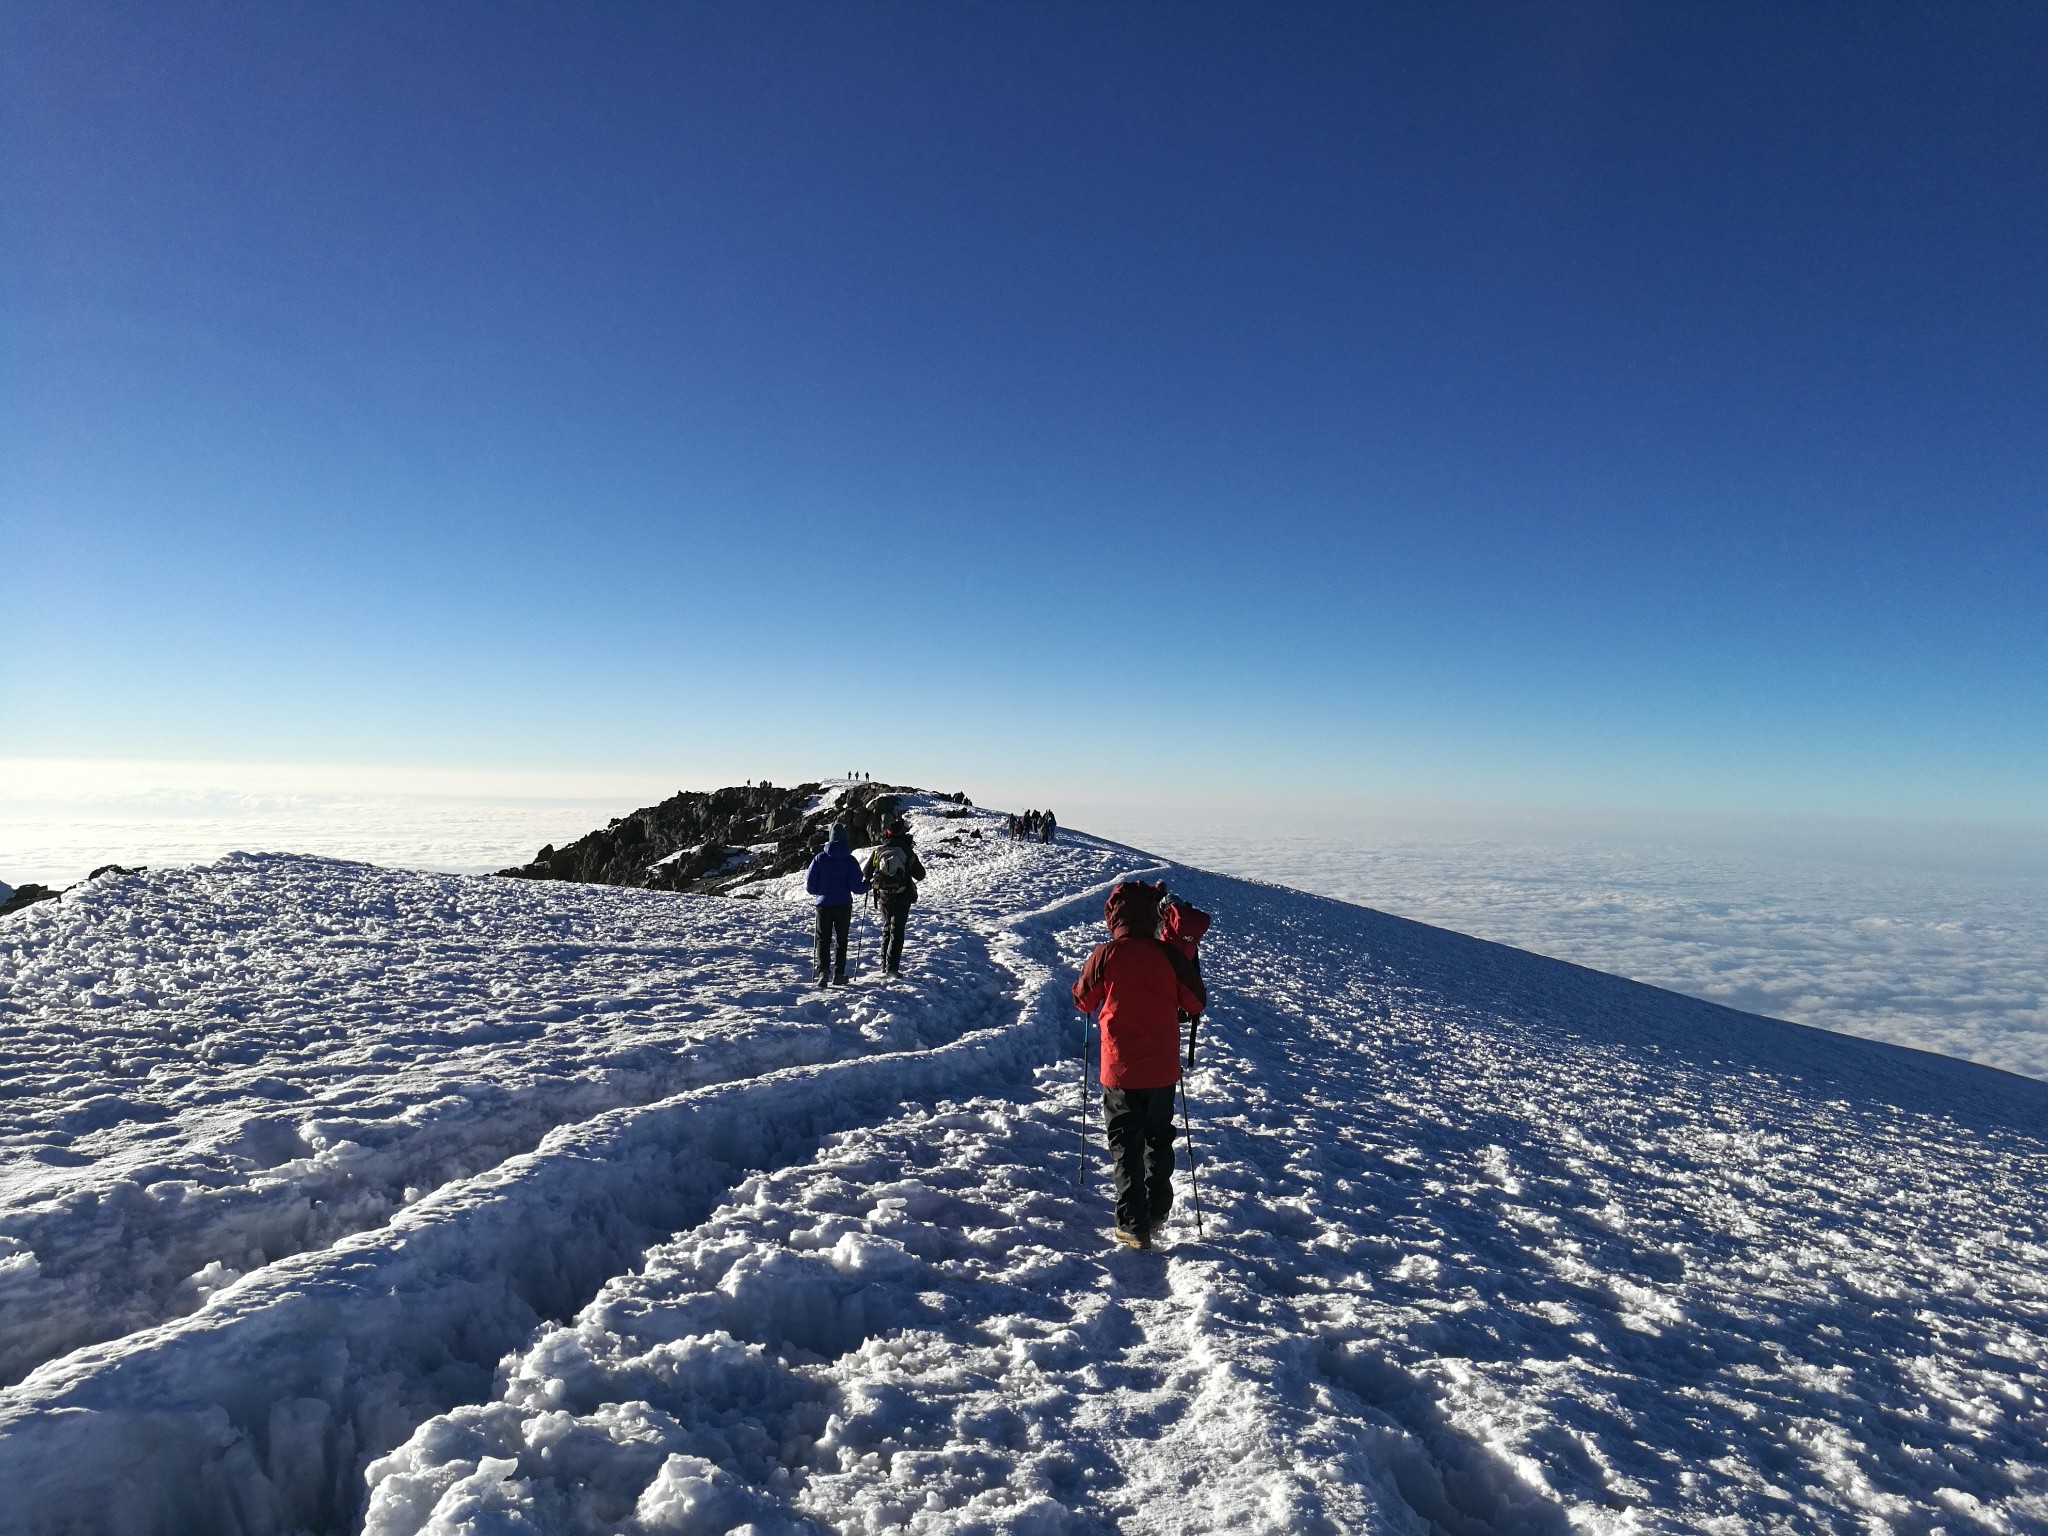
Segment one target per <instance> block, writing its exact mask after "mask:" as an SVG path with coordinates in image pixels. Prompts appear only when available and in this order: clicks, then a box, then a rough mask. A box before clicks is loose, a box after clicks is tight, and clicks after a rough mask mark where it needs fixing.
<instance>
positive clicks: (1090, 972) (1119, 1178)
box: [1074, 880, 1209, 1248]
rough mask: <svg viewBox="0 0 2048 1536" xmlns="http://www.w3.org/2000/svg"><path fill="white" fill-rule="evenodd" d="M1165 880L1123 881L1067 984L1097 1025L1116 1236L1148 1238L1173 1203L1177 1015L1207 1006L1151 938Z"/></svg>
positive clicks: (1176, 961) (1173, 958)
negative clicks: (1104, 939) (1101, 930)
mask: <svg viewBox="0 0 2048 1536" xmlns="http://www.w3.org/2000/svg"><path fill="white" fill-rule="evenodd" d="M1165 895H1166V887H1165V886H1164V885H1163V884H1160V885H1147V884H1145V883H1144V882H1143V881H1138V880H1126V881H1123V882H1122V883H1121V884H1119V885H1118V886H1117V887H1116V889H1115V890H1113V891H1111V892H1110V893H1109V900H1108V902H1107V903H1105V904H1104V906H1103V909H1102V915H1103V918H1104V920H1105V921H1106V922H1107V923H1108V924H1109V933H1110V939H1109V942H1108V943H1107V944H1098V945H1096V946H1095V951H1094V953H1093V954H1091V955H1089V957H1088V961H1087V963H1086V964H1085V965H1083V966H1082V967H1081V975H1080V979H1079V980H1077V981H1076V982H1075V983H1074V1006H1075V1007H1076V1008H1079V1009H1080V1010H1081V1011H1082V1012H1083V1013H1093V1014H1095V1015H1096V1016H1097V1022H1098V1023H1099V1024H1100V1025H1101V1029H1102V1069H1101V1083H1102V1113H1103V1118H1104V1119H1105V1120H1107V1121H1108V1123H1109V1144H1110V1152H1111V1155H1112V1157H1114V1159H1115V1165H1116V1237H1117V1241H1118V1242H1120V1243H1123V1244H1126V1245H1127V1246H1129V1247H1132V1248H1149V1247H1151V1246H1152V1230H1153V1228H1155V1227H1157V1226H1159V1225H1160V1224H1161V1223H1162V1222H1164V1221H1165V1220H1166V1213H1167V1212H1168V1211H1170V1210H1172V1209H1173V1088H1174V1084H1176V1083H1178V1082H1179V1081H1180V1020H1181V1017H1182V1016H1183V1015H1184V1014H1185V1015H1186V1016H1188V1017H1193V1016H1194V1015H1196V1014H1198V1013H1200V1012H1201V1011H1202V1010H1203V1009H1204V1008H1206V1007H1208V1005H1209V996H1208V993H1207V992H1205V991H1204V990H1203V988H1202V980H1201V978H1200V977H1199V976H1197V975H1196V974H1195V970H1194V967H1193V966H1192V965H1191V964H1189V963H1188V959H1187V957H1186V956H1185V955H1183V954H1182V953H1181V952H1180V950H1179V949H1177V948H1175V947H1174V946H1173V945H1171V944H1168V943H1167V942H1165V941H1164V940H1162V939H1160V938H1159V937H1158V932H1159V903H1160V900H1161V899H1162V898H1163V897H1164V896H1165Z"/></svg>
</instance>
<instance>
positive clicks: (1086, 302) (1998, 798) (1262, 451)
mask: <svg viewBox="0 0 2048 1536" xmlns="http://www.w3.org/2000/svg"><path fill="white" fill-rule="evenodd" d="M2044 78H2048V12H2044V11H2043V10H2042V9H2041V8H2039V7H2038V6H2031V5H2028V6H2000V5H1996V4H1985V5H1971V6H1968V7H1956V6H1940V5H1916V6H1904V7H1895V6H1885V5H1863V4H1858V5H1853V6H1851V5H1841V6H1834V5H1818V6H1786V5H1781V4H1771V5H1757V6H1742V5H1703V6H1678V5H1669V6H1666V5H1628V6H1623V5H1592V4H1588V5H1527V6H1507V5H1499V6H1496V5H1487V4H1476V5H1470V6H1435V5H1420V4H1417V5H1408V6H1387V7H1350V6H1293V5H1274V6H1268V5H1259V6H1253V5H1241V6H1217V5H1192V6H1184V5H1174V6H1144V5H1119V6H1113V7H1100V6H1083V5H1079V4H1072V5H1067V4H1061V5H1014V6H978V5H977V6H962V5H941V4H930V5H908V6H906V5H860V6H852V5H846V6H826V5H816V6H809V5H805V6H796V5H782V4H773V3H768V4H745V5H741V4H726V5H706V6H687V5H666V4H664V5H646V6H634V5H625V4H621V5H604V6H585V5H568V4H559V5H539V4H525V5H519V4H514V5H500V4H490V5H483V4H477V5H461V4H437V5H434V6H416V5H409V4H408V5H374V4H356V5H349V6H323V5H311V4H267V3H266V4H217V5H206V4H195V5H189V6H183V5H181V6H177V7H163V6H156V5H134V6H119V5H109V4H91V3H85V4H80V3H63V4H44V3H35V0H22V3H18V4H14V5H11V6H9V7H8V8H7V9H6V11H5V13H4V15H0V198H4V203H5V206H6V207H7V208H8V209H9V210H10V213H9V216H8V217H7V218H6V219H5V221H4V223H0V321H4V328H0V538H4V546H5V548H6V550H7V557H6V559H5V562H4V565H0V599H4V601H5V603H6V607H7V613H8V620H9V622H8V636H7V639H6V642H5V645H4V647H0V756H16V757H22V756H58V757H111V758H122V757H130V758H153V759H187V758H189V759H201V760H210V761H226V760H261V761H285V762H291V761H304V762H317V763H327V764H332V763H365V764H397V765H418V766H422V767H437V768H438V767H458V768H460V767H465V766H473V767H477V768H485V767H489V768H505V767H510V768H519V769H533V770H555V769H588V770H592V771H598V770H604V771H614V770H630V771H643V770H644V771H650V772H655V773H659V774H673V776H674V777H675V779H676V780H677V781H678V782H689V781H692V780H696V779H702V778H707V777H708V778H720V777H722V776H726V775H731V776H735V777H737V776H751V775H757V774H761V773H766V774H769V775H770V776H772V777H776V778H788V777H793V776H797V775H801V774H806V773H817V772H825V771H833V770H837V769H839V768H842V767H846V766H851V765H854V764H863V765H865V766H868V767H870V768H873V769H874V770H876V771H877V772H878V773H883V774H900V775H902V776H907V777H913V778H919V779H923V780H928V781H935V782H942V783H949V784H950V783H959V784H964V785H986V784H994V785H1000V786H1011V785H1015V786H1019V787H1022V786H1026V785H1031V784H1044V785H1047V786H1048V787H1049V789H1050V788H1057V789H1059V790H1060V791H1061V792H1064V793H1070V794H1079V793H1081V792H1082V791H1084V790H1087V791H1090V792H1092V793H1093V794H1094V796H1095V798H1098V799H1100V798H1111V797H1113V796H1114V795H1115V794H1117V793H1120V792H1123V790H1124V789H1126V788H1128V789H1129V790H1130V791H1131V792H1132V793H1134V794H1145V793H1150V792H1152V788H1153V787H1158V788H1160V789H1161V790H1162V792H1166V791H1170V792H1172V793H1175V794H1181V795H1186V796H1193V797H1199V796H1202V795H1213V796H1216V797H1221V798H1231V797H1240V798H1241V797H1243V796H1244V795H1246V794H1248V793H1257V794H1274V795H1287V796H1296V797H1303V798H1305V799H1309V800H1313V799H1315V798H1316V797H1331V798H1360V797H1363V798H1375V797H1377V798H1384V799H1389V800H1431V801H1436V802H1454V803H1466V802H1469V803H1474V804H1477V803H1488V804H1499V803H1509V802H1517V803H1519V802H1528V803H1536V804H1545V805H1556V806H1566V807H1581V808H1590V809H1595V810H1597V809H1599V808H1601V807H1604V806H1626V807H1628V808H1630V809H1632V810H1653V811H1654V810H1662V811H1673V812H1682V813H1697V812H1709V813H1721V812H1736V811H1745V812H1764V813H1772V814H1793V815H1800V814H1859V815H1872V816H1880V817H1894V818H1902V819H1908V818H1909V819H1916V820H1927V819H1939V818H1943V817H1960V818H1969V819H1979V820H1996V821H2011V822H2027V823H2033V824H2037V825H2038V824H2042V823H2048V774H2044V770H2043V768H2042V765H2043V764H2044V763H2048V702H2044V700H2048V688H2044V682H2048V666H2044V663H2048V625H2044V624H2043V622H2042V608H2043V601H2042V599H2043V594H2044V590H2048V580H2044V578H2048V512H2044V502H2048V493H2044V484H2048V481H2044V474H2043V471H2044V468H2048V465H2044V458H2048V452H2044V434H2048V428H2044V423H2048V410H2044V405H2048V257H2044V253H2048V97H2044V93H2043V92H2042V91H2041V89H2040V82H2041V80H2043V79H2044ZM1048 798H1050V793H1049V794H1048Z"/></svg>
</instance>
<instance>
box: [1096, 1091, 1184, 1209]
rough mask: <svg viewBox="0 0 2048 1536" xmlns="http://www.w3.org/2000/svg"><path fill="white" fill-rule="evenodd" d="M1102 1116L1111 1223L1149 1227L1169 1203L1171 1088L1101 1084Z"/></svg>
mask: <svg viewBox="0 0 2048 1536" xmlns="http://www.w3.org/2000/svg"><path fill="white" fill-rule="evenodd" d="M1102 1116H1103V1118H1104V1119H1105V1120H1107V1121H1108V1122H1109V1152H1110V1156H1111V1157H1112V1158H1114V1159H1115V1160H1116V1224H1117V1225H1118V1226H1120V1227H1122V1228H1123V1229H1124V1230H1125V1231H1126V1232H1146V1231H1149V1230H1151V1229H1152V1228H1153V1227H1156V1226H1158V1225H1159V1224H1160V1223H1161V1222H1162V1221H1164V1220H1166V1213H1167V1212H1168V1211H1170V1210H1172V1209H1173V1088H1172V1086H1171V1085H1169V1086H1167V1087H1165V1088H1105V1089H1103V1090H1102Z"/></svg>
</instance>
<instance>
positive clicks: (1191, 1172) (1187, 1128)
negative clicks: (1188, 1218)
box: [1180, 1077, 1208, 1237]
mask: <svg viewBox="0 0 2048 1536" xmlns="http://www.w3.org/2000/svg"><path fill="white" fill-rule="evenodd" d="M1180 1128H1181V1134H1182V1135H1184V1136H1186V1137H1187V1139H1188V1191H1189V1193H1190V1194H1192V1195H1193V1196H1194V1197H1195V1236H1197V1237H1207V1236H1208V1233H1206V1232H1204V1231H1203V1230H1202V1181H1201V1178H1200V1177H1199V1176H1198V1175H1197V1174H1196V1172H1195V1123H1194V1120H1193V1118H1192V1117H1191V1116H1190V1115H1189V1114H1188V1080H1187V1079H1186V1078H1185V1077H1183V1078H1182V1079H1181V1080H1180Z"/></svg>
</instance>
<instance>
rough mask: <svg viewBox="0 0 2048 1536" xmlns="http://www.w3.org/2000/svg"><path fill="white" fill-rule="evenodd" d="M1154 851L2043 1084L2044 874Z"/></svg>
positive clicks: (1427, 853) (1639, 853)
mask: <svg viewBox="0 0 2048 1536" xmlns="http://www.w3.org/2000/svg"><path fill="white" fill-rule="evenodd" d="M1159 841H1161V842H1162V843H1164V844H1165V846H1161V847H1160V848H1159V851H1161V852H1165V853H1170V854H1172V855H1173V856H1174V857H1176V858H1180V859H1184V860H1186V861H1187V862H1189V863H1193V864H1199V865H1201V866H1203V867H1205V868H1211V869H1216V870H1219V871H1224V872H1227V873H1231V874H1242V875H1250V876H1253V877H1255V878H1258V879H1263V880H1272V881H1276V882H1278V883H1281V884H1284V885H1292V886H1296V887H1299V888H1301V889H1303V890H1310V891H1315V892H1318V893H1320V894H1323V895H1328V896H1336V897H1340V898H1342V899H1344V900H1346V901H1355V902H1359V903H1361V904H1363V905H1365V906H1370V907H1377V908H1379V909H1380V910H1382V911H1386V912H1394V913H1398V914H1399V915H1401V916H1403V917H1412V918H1415V919H1417V920H1418V921H1421V922H1426V923H1433V924H1436V925H1438V926H1441V927H1445V928H1455V929H1457V930H1459V931H1460V932H1464V933H1470V934H1474V935H1476V936H1478V937H1480V938H1486V939H1493V940H1497V941H1498V942H1500V943H1503V944H1513V945H1515V946H1516V947H1518V948H1521V949H1529V950H1534V951H1536V952H1538V953H1540V954H1546V955H1552V956H1555V957H1557V958H1559V959H1563V960H1571V961H1574V962H1576V963H1578V964H1580V965H1587V966H1592V967H1594V968H1596V969H1598V970H1603V971H1613V972H1618V973H1619V974H1621V975H1624V976H1631V977H1634V978H1635V979H1636V980H1638V981H1647V982H1651V983H1654V984H1655V985H1657V986H1661V987H1669V988H1671V989H1672V990H1673V991H1677V992H1685V993H1689V994H1691V995H1693V996H1695V997H1704V998H1710V999H1712V1000H1713V1001H1715V1002H1720V1003H1726V1004H1728V1005H1729V1006H1731V1007H1735V1008H1742V1009H1746V1010H1748V1011H1751V1012H1755V1013H1765V1014H1770V1015H1773V1016H1774V1017H1777V1018H1782V1019H1791V1020H1794V1021H1796V1022H1798V1023H1802V1024H1817V1025H1820V1026H1822V1027H1823V1028H1827V1029H1834V1030H1840V1031H1843V1032H1845V1033H1848V1034H1853V1035H1863V1036H1867V1037H1869V1038H1871V1039H1877V1040H1889V1041H1892V1042H1894V1043H1896V1044H1899V1045H1910V1046H1915V1047H1918V1048H1920V1049H1922V1050H1930V1051H1940V1052H1942V1053H1943V1054H1945V1055H1950V1056H1961V1057H1965V1058H1967V1059H1969V1060H1972V1061H1979V1062H1983V1063H1985V1064H1987V1065H1989V1066H1995V1067H2003V1068H2005V1069H2006V1070H2007V1071H2011V1072H2021V1073H2025V1074H2027V1075H2028V1076H2032V1077H2041V1078H2048V878H2042V877H2036V876H2026V875H2020V874H2014V873H2001V874H1973V873H1968V872H1964V871H1957V870H1950V871H1939V870H1929V869H1926V868H1913V867H1886V866H1884V865H1882V864H1876V863H1871V862H1867V861H1863V860H1850V859H1846V858H1835V859H1827V858H1820V857H1813V856H1790V855H1787V856H1774V855H1770V854H1767V853H1762V852H1758V851H1754V850H1727V849H1721V850H1710V849H1701V848H1685V847H1677V846H1669V845H1658V844H1649V843H1642V844H1612V845H1601V844H1596V843H1592V842H1576V843H1565V842H1555V841H1518V840H1513V839H1498V840H1495V839H1461V838H1455V837H1408V838H1395V839H1390V840H1386V841H1376V842H1373V843H1365V842H1362V841H1360V842H1341V841H1340V842H1332V841H1329V840H1327V839H1322V838H1307V837H1263V838H1262V837H1259V836H1256V835H1251V834H1246V835H1238V836H1225V835H1216V834H1209V835H1196V836H1182V837H1167V838H1164V839H1160V840H1159Z"/></svg>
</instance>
